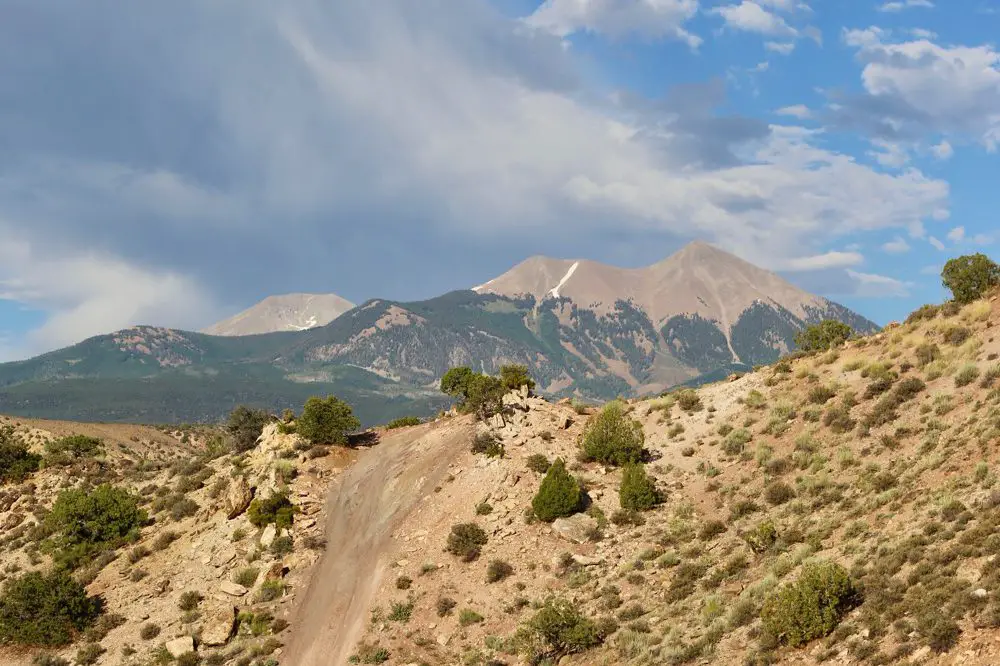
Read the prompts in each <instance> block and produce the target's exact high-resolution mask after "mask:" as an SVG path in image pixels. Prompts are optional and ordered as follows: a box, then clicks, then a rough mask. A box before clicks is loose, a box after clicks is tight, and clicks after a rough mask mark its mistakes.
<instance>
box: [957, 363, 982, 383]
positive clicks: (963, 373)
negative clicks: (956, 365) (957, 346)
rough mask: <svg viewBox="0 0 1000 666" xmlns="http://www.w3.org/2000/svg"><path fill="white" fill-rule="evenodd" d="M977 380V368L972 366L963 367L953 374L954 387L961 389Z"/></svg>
mask: <svg viewBox="0 0 1000 666" xmlns="http://www.w3.org/2000/svg"><path fill="white" fill-rule="evenodd" d="M978 378H979V368H977V367H976V366H974V365H966V366H963V367H962V369H961V370H959V371H958V372H957V373H955V387H956V388H961V387H963V386H968V385H969V384H971V383H972V382H974V381H976V380H977V379H978Z"/></svg>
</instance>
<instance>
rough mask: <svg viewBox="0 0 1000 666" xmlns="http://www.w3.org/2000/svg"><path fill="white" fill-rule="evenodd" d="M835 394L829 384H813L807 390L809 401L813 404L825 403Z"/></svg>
mask: <svg viewBox="0 0 1000 666" xmlns="http://www.w3.org/2000/svg"><path fill="white" fill-rule="evenodd" d="M835 395H837V392H836V391H834V390H833V389H832V388H830V387H829V386H814V387H812V388H811V389H810V390H809V397H808V400H809V402H811V403H813V404H815V405H825V404H826V403H827V402H828V401H829V400H830V399H831V398H833V397H834V396H835Z"/></svg>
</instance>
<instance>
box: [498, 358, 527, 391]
mask: <svg viewBox="0 0 1000 666" xmlns="http://www.w3.org/2000/svg"><path fill="white" fill-rule="evenodd" d="M500 381H501V382H503V386H504V388H505V389H507V390H508V391H516V390H518V389H519V388H521V387H522V386H527V387H528V390H529V391H533V390H534V389H535V380H534V379H532V378H531V375H529V374H528V368H527V366H524V365H515V364H511V365H504V366H501V367H500Z"/></svg>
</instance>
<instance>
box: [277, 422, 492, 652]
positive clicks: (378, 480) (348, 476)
mask: <svg viewBox="0 0 1000 666" xmlns="http://www.w3.org/2000/svg"><path fill="white" fill-rule="evenodd" d="M472 433H473V429H472V422H471V421H470V420H469V419H455V420H452V421H448V422H447V423H445V424H444V425H434V424H428V425H423V426H419V427H416V428H407V429H403V430H400V431H396V432H392V433H389V434H387V435H386V436H384V437H383V439H382V441H381V442H380V443H379V445H378V446H377V447H375V448H374V449H371V450H369V451H366V452H364V453H363V454H362V455H361V457H360V459H359V460H358V461H357V463H355V464H354V466H353V467H351V468H350V469H349V470H348V471H347V472H346V473H345V474H344V475H342V476H341V477H340V478H339V479H338V480H337V481H336V485H335V487H334V488H333V489H332V490H331V493H330V499H329V502H328V506H327V511H328V518H327V540H328V544H329V546H328V548H327V551H326V553H325V554H324V556H323V558H322V559H321V561H320V562H319V564H318V565H317V566H316V568H315V570H314V572H313V574H312V579H311V582H310V585H309V588H308V590H307V592H306V593H305V595H304V596H303V598H302V601H301V605H300V606H299V608H298V611H297V613H296V615H295V619H294V621H293V624H292V632H293V633H292V637H291V639H290V641H289V644H288V646H287V648H286V651H285V654H284V656H283V658H282V663H285V664H296V665H297V666H311V665H314V664H315V665H317V666H318V665H320V664H322V665H323V666H328V665H329V664H342V663H346V662H347V658H348V657H349V655H350V654H351V652H352V650H353V649H354V646H355V644H356V642H357V640H358V638H359V637H360V635H361V633H362V632H363V630H364V627H365V622H366V620H367V617H368V609H369V606H370V604H371V601H372V598H373V596H374V594H375V592H376V590H377V589H378V587H379V585H380V583H381V581H382V578H383V576H384V573H385V571H386V568H387V565H388V558H389V557H390V555H391V553H392V552H393V550H394V549H393V544H392V535H393V532H394V531H395V530H396V529H398V528H399V527H400V526H401V525H402V524H403V523H405V522H406V521H407V520H408V519H410V518H411V516H412V514H414V513H419V512H420V510H421V508H420V506H421V502H422V501H423V500H424V499H425V498H426V497H427V496H428V495H430V494H433V493H434V489H435V488H438V487H439V484H440V483H441V482H442V481H443V480H444V477H445V476H446V475H447V469H448V465H447V461H448V460H450V459H452V458H453V457H455V456H456V455H457V454H458V453H459V452H460V451H463V450H465V449H467V448H468V443H469V441H470V440H471V438H472Z"/></svg>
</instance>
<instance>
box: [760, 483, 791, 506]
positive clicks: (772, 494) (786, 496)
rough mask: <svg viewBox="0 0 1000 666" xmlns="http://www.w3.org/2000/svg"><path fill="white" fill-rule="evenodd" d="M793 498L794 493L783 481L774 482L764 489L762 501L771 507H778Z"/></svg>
mask: <svg viewBox="0 0 1000 666" xmlns="http://www.w3.org/2000/svg"><path fill="white" fill-rule="evenodd" d="M794 498H795V491H794V490H792V487H791V486H790V485H788V484H787V483H785V482H783V481H775V482H774V483H772V484H770V485H769V486H767V488H765V489H764V499H765V500H766V501H767V503H768V504H770V505H772V506H778V505H779V504H784V503H785V502H787V501H789V500H791V499H794Z"/></svg>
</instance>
